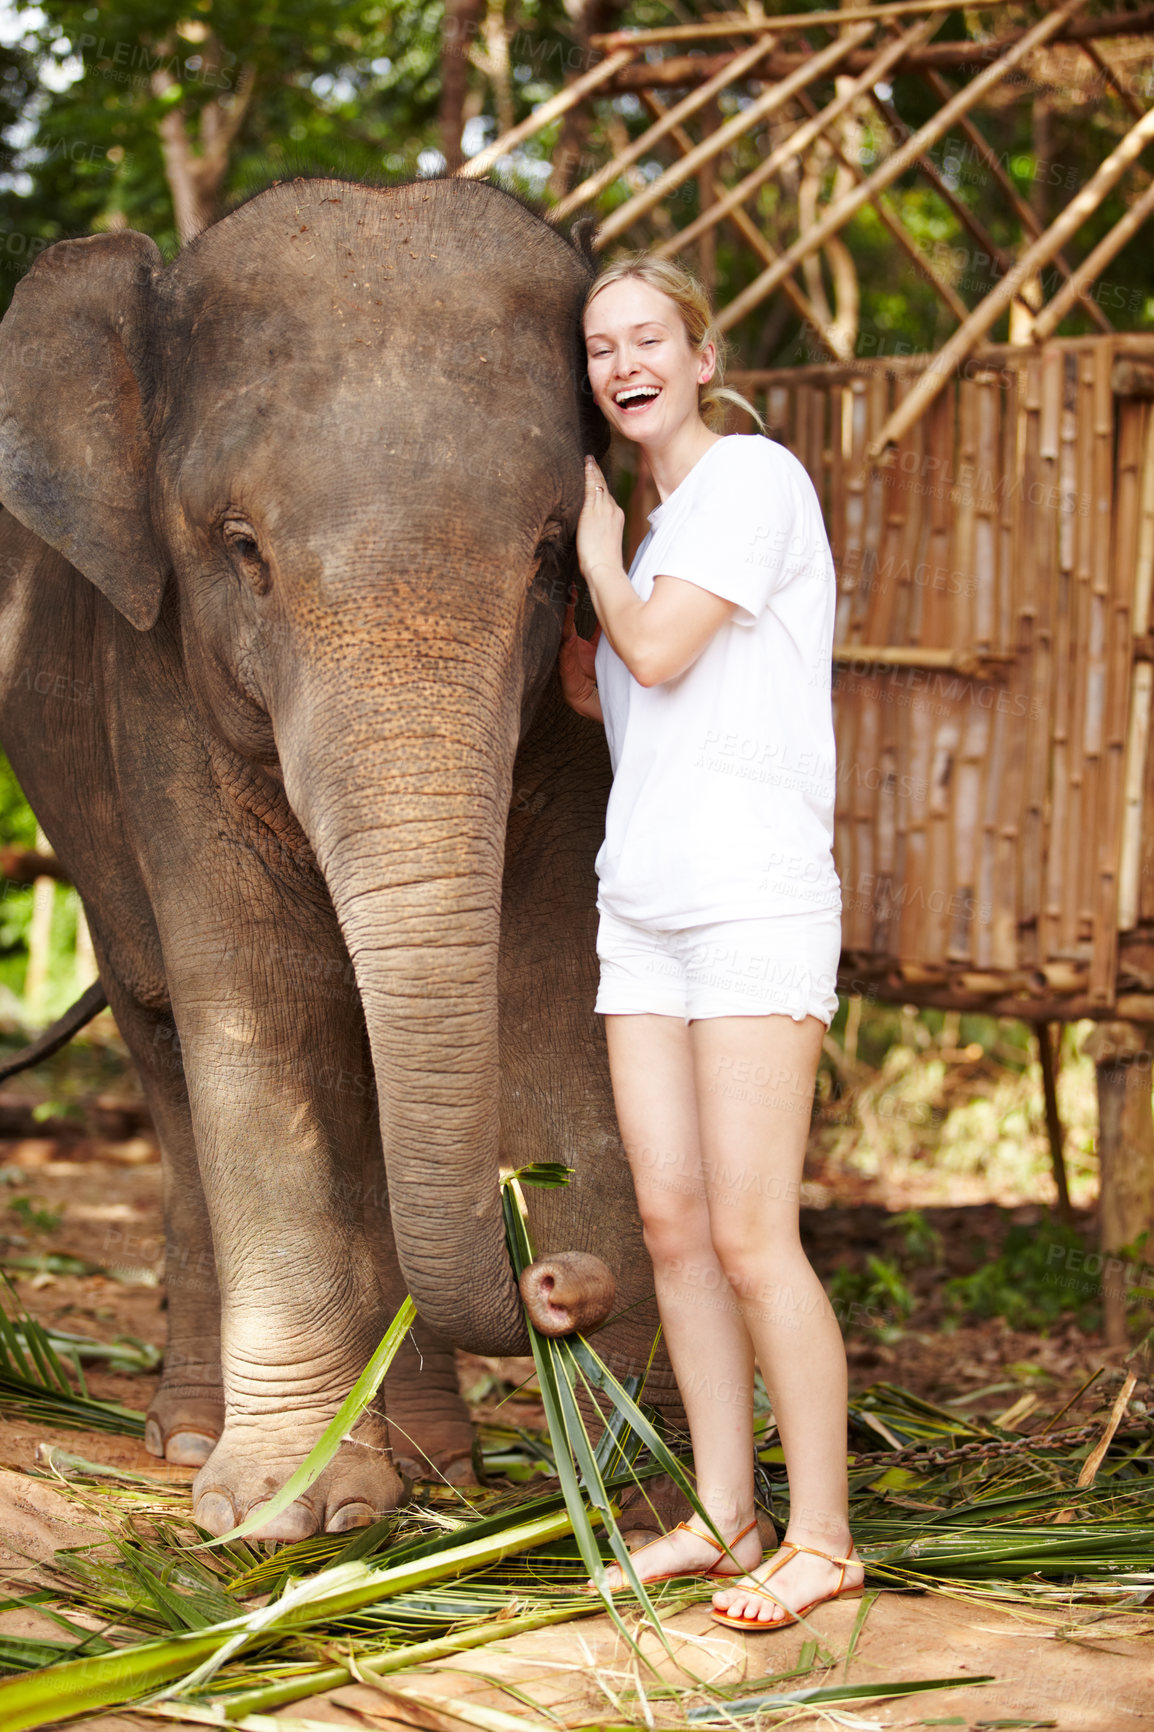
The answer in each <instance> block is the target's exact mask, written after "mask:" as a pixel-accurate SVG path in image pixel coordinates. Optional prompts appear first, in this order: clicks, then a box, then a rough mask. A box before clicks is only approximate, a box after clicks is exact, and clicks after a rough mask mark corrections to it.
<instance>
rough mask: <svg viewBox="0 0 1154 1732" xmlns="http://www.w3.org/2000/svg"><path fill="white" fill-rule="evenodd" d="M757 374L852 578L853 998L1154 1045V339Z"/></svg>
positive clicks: (849, 970)
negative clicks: (1069, 1027) (1152, 870)
mask: <svg viewBox="0 0 1154 1732" xmlns="http://www.w3.org/2000/svg"><path fill="white" fill-rule="evenodd" d="M932 365H933V357H931V356H924V355H923V356H918V357H909V358H906V359H892V360H880V361H868V362H859V363H856V364H851V365H849V366H837V365H821V366H810V367H791V368H783V369H779V370H775V371H768V372H747V373H744V374H738V375H735V381H734V382H735V383H736V385H737V387H738V389H739V390H741V391H743V392H744V393H745V394H746V395H747V396H749V397H750V398H751V399H752V400H753V401H755V402H756V403H757V405H758V407H759V408H760V409H761V410H762V413H763V414H764V415H765V418H766V421H767V424H768V426H769V430H770V433H771V435H772V436H773V437H774V438H776V439H779V440H780V441H781V442H782V443H784V444H785V445H787V446H788V447H789V449H790V450H791V451H793V452H794V454H795V455H796V456H797V457H798V458H799V459H800V461H801V462H802V463H803V464H804V465H805V467H806V468H807V470H808V471H809V473H810V476H811V477H812V479H813V481H814V483H815V485H816V487H817V489H818V492H819V496H820V498H821V502H822V506H823V509H824V512H825V517H826V523H827V526H828V528H829V532H830V541H831V546H832V548H833V553H834V562H835V565H836V568H837V572H838V609H837V621H836V629H835V651H834V661H835V679H834V719H835V729H836V736H837V752H838V791H837V802H836V808H835V821H834V835H835V857H836V860H837V865H838V872H839V875H840V877H841V881H842V887H843V909H844V912H843V928H842V930H843V952H842V970H841V975H842V979H841V985H842V988H843V990H847V991H858V992H863V991H870V992H873V993H875V994H876V995H877V996H880V997H883V998H890V999H900V1000H902V1001H904V1002H910V1003H917V1004H926V1005H937V1006H941V1007H945V1008H950V1009H971V1010H982V1011H985V1012H987V1013H989V1014H992V1015H998V1016H1015V1017H1021V1018H1024V1019H1025V1020H1026V1021H1028V1022H1032V1023H1039V1022H1043V1021H1068V1020H1072V1019H1074V1018H1077V1017H1083V1016H1092V1017H1099V1018H1101V1017H1126V1018H1129V1019H1131V1020H1133V1021H1137V1022H1154V884H1151V882H1150V875H1149V873H1148V872H1144V871H1143V869H1142V868H1143V864H1144V863H1145V862H1147V861H1149V860H1150V859H1151V858H1152V857H1154V753H1151V751H1150V723H1151V687H1152V675H1154V636H1152V633H1151V621H1150V608H1151V589H1152V580H1154V336H1136V335H1124V334H1121V333H1119V334H1118V335H1116V336H1114V337H1111V338H1104V337H1098V336H1091V337H1081V338H1067V339H1054V340H1051V341H1049V342H1047V343H1045V344H1042V345H1025V346H1022V345H1018V346H1011V345H1009V344H1003V345H997V346H988V347H985V348H983V349H981V350H979V351H978V352H977V353H976V354H975V355H974V356H973V357H972V359H971V364H970V365H969V366H968V367H967V368H966V369H965V371H964V375H963V376H960V377H959V376H956V375H954V376H951V377H950V378H949V379H947V380H946V382H945V385H944V388H943V389H942V391H941V392H940V393H939V394H938V396H937V398H936V399H935V401H934V403H933V405H932V407H931V409H930V411H929V412H928V413H927V414H925V415H923V416H922V417H920V418H919V419H918V420H917V421H915V422H913V423H912V424H911V425H910V426H909V427H907V429H906V431H905V432H904V433H903V435H902V437H901V440H900V442H899V444H898V446H897V447H896V449H894V450H892V451H891V452H890V460H889V461H888V462H887V463H886V464H884V465H876V464H871V462H870V460H869V450H870V447H871V445H872V444H873V443H874V442H875V441H876V439H877V434H878V431H879V430H880V429H881V428H882V427H883V426H884V425H885V424H886V423H887V421H888V420H889V419H890V418H892V417H893V415H894V413H895V411H896V410H898V409H900V407H901V405H902V403H903V402H907V401H908V400H909V398H910V397H911V396H912V395H913V393H914V391H915V390H916V389H917V386H918V383H919V381H920V379H921V378H922V377H924V374H925V372H926V371H927V369H928V368H930V367H932Z"/></svg>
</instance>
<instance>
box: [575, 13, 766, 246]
mask: <svg viewBox="0 0 1154 1732" xmlns="http://www.w3.org/2000/svg"><path fill="white" fill-rule="evenodd" d="M774 40H775V38H774V37H772V36H763V37H761V38H760V40H759V41H757V42H755V43H754V44H753V47H752V48H747V49H746V50H745V52H744V54H735V55H734V57H733V59H732V60H731V61H730V63H729V65H728V66H725V67H723V68H722V70H721V71H720V72H718V73H715V74H714V76H713V77H712V78H711V79H709V80H708V82H707V83H705V84H702V85H701V86H700V87H699V88H698V89H697V90H693V91H691V92H690V94H689V95H688V96H686V97H684V98H683V100H682V101H681V102H678V103H676V104H675V106H674V107H673V108H669V109H666V110H665V111H664V113H663V117H662V119H661V120H659V121H658V122H657V124H656V125H655V126H651V127H650V128H649V130H648V132H644V133H642V135H641V137H640V138H635V139H634V140H633V141H632V143H631V144H630V145H628V147H627V148H626V149H625V150H622V151H619V152H618V153H617V155H616V156H615V157H614V158H613V160H612V162H607V163H606V164H605V166H604V168H599V169H598V170H597V173H596V174H591V175H590V176H589V177H588V179H587V180H583V181H582V182H581V185H580V186H576V187H574V188H573V190H572V192H570V193H567V194H566V195H565V197H564V198H563V199H561V200H560V202H559V203H558V204H555V205H554V206H553V208H552V210H551V211H550V212H549V221H550V222H560V221H561V220H562V219H563V218H565V217H567V216H568V215H569V213H570V212H571V211H575V210H576V209H577V208H578V206H579V205H583V204H588V203H589V202H590V200H591V199H595V198H596V197H597V195H598V193H601V192H604V190H605V188H606V187H607V186H612V185H613V182H614V181H615V180H616V179H617V177H618V175H619V174H620V173H621V172H622V170H623V169H626V168H628V167H629V166H630V164H631V163H634V162H636V161H637V159H638V157H639V156H644V155H645V152H646V151H647V150H650V149H651V148H652V146H653V145H655V144H656V143H657V142H658V140H659V139H662V138H665V137H666V136H667V135H668V134H669V133H670V132H671V131H672V130H673V128H674V127H675V126H680V125H681V123H682V121H684V120H688V119H689V116H690V115H691V114H696V112H697V110H698V109H699V108H704V107H705V105H706V103H707V102H710V101H711V100H712V99H713V97H715V96H716V95H717V93H718V91H720V90H724V89H725V87H726V85H727V84H736V82H737V80H738V79H739V78H744V76H745V74H746V73H747V72H749V71H750V70H751V69H752V68H753V67H754V66H756V65H757V63H758V61H759V60H761V59H763V58H764V56H765V55H766V54H768V52H769V50H770V49H771V48H772V47H773V44H774Z"/></svg>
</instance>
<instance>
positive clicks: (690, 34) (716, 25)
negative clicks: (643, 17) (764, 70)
mask: <svg viewBox="0 0 1154 1732" xmlns="http://www.w3.org/2000/svg"><path fill="white" fill-rule="evenodd" d="M987 4H988V0H892V4H889V5H874V6H847V7H845V9H844V10H842V11H836V10H835V11H826V12H786V13H783V14H782V15H781V16H780V17H773V18H762V19H757V18H753V17H751V16H750V14H749V13H748V12H733V13H730V14H729V15H728V16H727V17H725V18H711V19H709V21H708V22H707V23H702V24H666V25H663V26H660V27H659V28H658V29H655V30H610V31H606V32H605V33H604V34H602V35H600V36H591V37H590V38H589V40H590V42H591V43H592V44H593V46H594V47H595V48H610V47H611V48H617V47H619V46H621V45H622V44H623V43H626V42H628V43H630V44H632V45H633V46H635V47H645V48H648V47H650V46H651V45H652V44H654V43H657V42H701V41H705V40H706V39H707V38H712V37H714V36H748V35H750V33H751V32H752V31H755V30H764V29H765V27H766V25H767V24H772V26H773V28H774V29H775V30H790V29H804V30H808V29H809V27H810V25H812V24H858V23H860V22H861V21H862V20H863V19H874V20H876V21H879V22H881V21H888V20H890V19H893V18H906V17H908V16H909V15H910V13H911V12H915V13H918V14H921V15H924V14H927V13H933V12H965V11H976V10H977V9H978V7H979V6H985V5H987Z"/></svg>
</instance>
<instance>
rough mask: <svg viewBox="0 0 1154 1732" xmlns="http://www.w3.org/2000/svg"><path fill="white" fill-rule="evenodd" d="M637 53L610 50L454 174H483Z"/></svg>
mask: <svg viewBox="0 0 1154 1732" xmlns="http://www.w3.org/2000/svg"><path fill="white" fill-rule="evenodd" d="M636 53H637V50H636V49H634V48H619V49H618V50H617V52H616V53H615V54H610V55H609V56H608V58H607V59H605V60H602V61H601V62H600V63H599V64H598V65H597V66H594V67H592V68H591V69H590V70H589V71H588V72H584V73H582V75H581V77H580V78H575V79H574V80H573V83H572V84H567V85H566V86H565V88H564V90H560V91H558V93H557V95H556V96H551V97H550V98H549V100H548V102H543V103H541V105H540V106H539V107H538V108H535V109H534V110H533V112H532V114H530V115H528V116H527V117H526V119H524V120H523V121H521V123H520V125H519V126H515V127H514V128H513V129H512V131H511V132H506V133H503V134H502V135H501V137H500V138H497V139H494V140H493V143H492V144H488V145H486V146H485V148H484V150H479V151H478V152H477V154H476V156H471V157H470V158H469V160H468V162H466V163H464V164H462V166H461V167H460V168H459V169H458V170H457V174H456V178H457V179H458V180H475V179H476V177H477V176H478V175H481V174H484V173H485V172H486V170H488V169H490V168H492V166H493V164H494V163H495V162H496V161H498V159H499V158H500V157H502V156H505V155H506V154H507V153H508V152H509V151H510V150H512V149H513V147H514V146H515V145H518V144H523V143H524V141H525V140H526V139H527V138H532V137H533V135H534V133H537V132H540V131H541V129H542V127H544V126H548V125H549V122H550V121H551V120H556V119H557V118H558V116H560V115H562V114H567V113H568V112H569V110H570V109H571V108H575V107H576V106H577V104H578V103H579V102H582V101H583V100H584V99H585V97H587V96H589V95H590V94H591V92H593V91H594V90H596V89H597V88H598V86H600V85H602V84H607V83H608V82H609V80H610V79H611V78H613V77H614V76H615V74H616V73H618V72H620V71H621V69H622V67H624V66H628V64H629V62H630V61H631V60H632V59H633V58H634V56H635V55H636Z"/></svg>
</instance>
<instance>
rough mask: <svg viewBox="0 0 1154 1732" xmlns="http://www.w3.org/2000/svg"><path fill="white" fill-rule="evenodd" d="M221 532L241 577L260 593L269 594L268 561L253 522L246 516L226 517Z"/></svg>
mask: <svg viewBox="0 0 1154 1732" xmlns="http://www.w3.org/2000/svg"><path fill="white" fill-rule="evenodd" d="M221 534H222V536H223V537H224V545H225V546H226V547H227V549H228V551H229V555H230V557H231V559H232V563H233V565H234V566H235V567H236V569H237V571H238V572H239V573H240V575H241V577H243V578H244V579H245V581H246V582H247V583H249V584H251V586H252V588H253V589H255V590H256V592H257V594H258V595H267V593H268V589H269V584H270V582H271V579H270V576H269V569H268V562H267V561H266V560H265V558H264V556H263V555H262V553H261V550H260V542H259V540H258V538H257V533H256V530H255V529H254V528H253V526H252V524H251V523H250V522H249V521H248V519H247V518H245V517H226V518H225V520H224V522H223V523H222V524H221Z"/></svg>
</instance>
